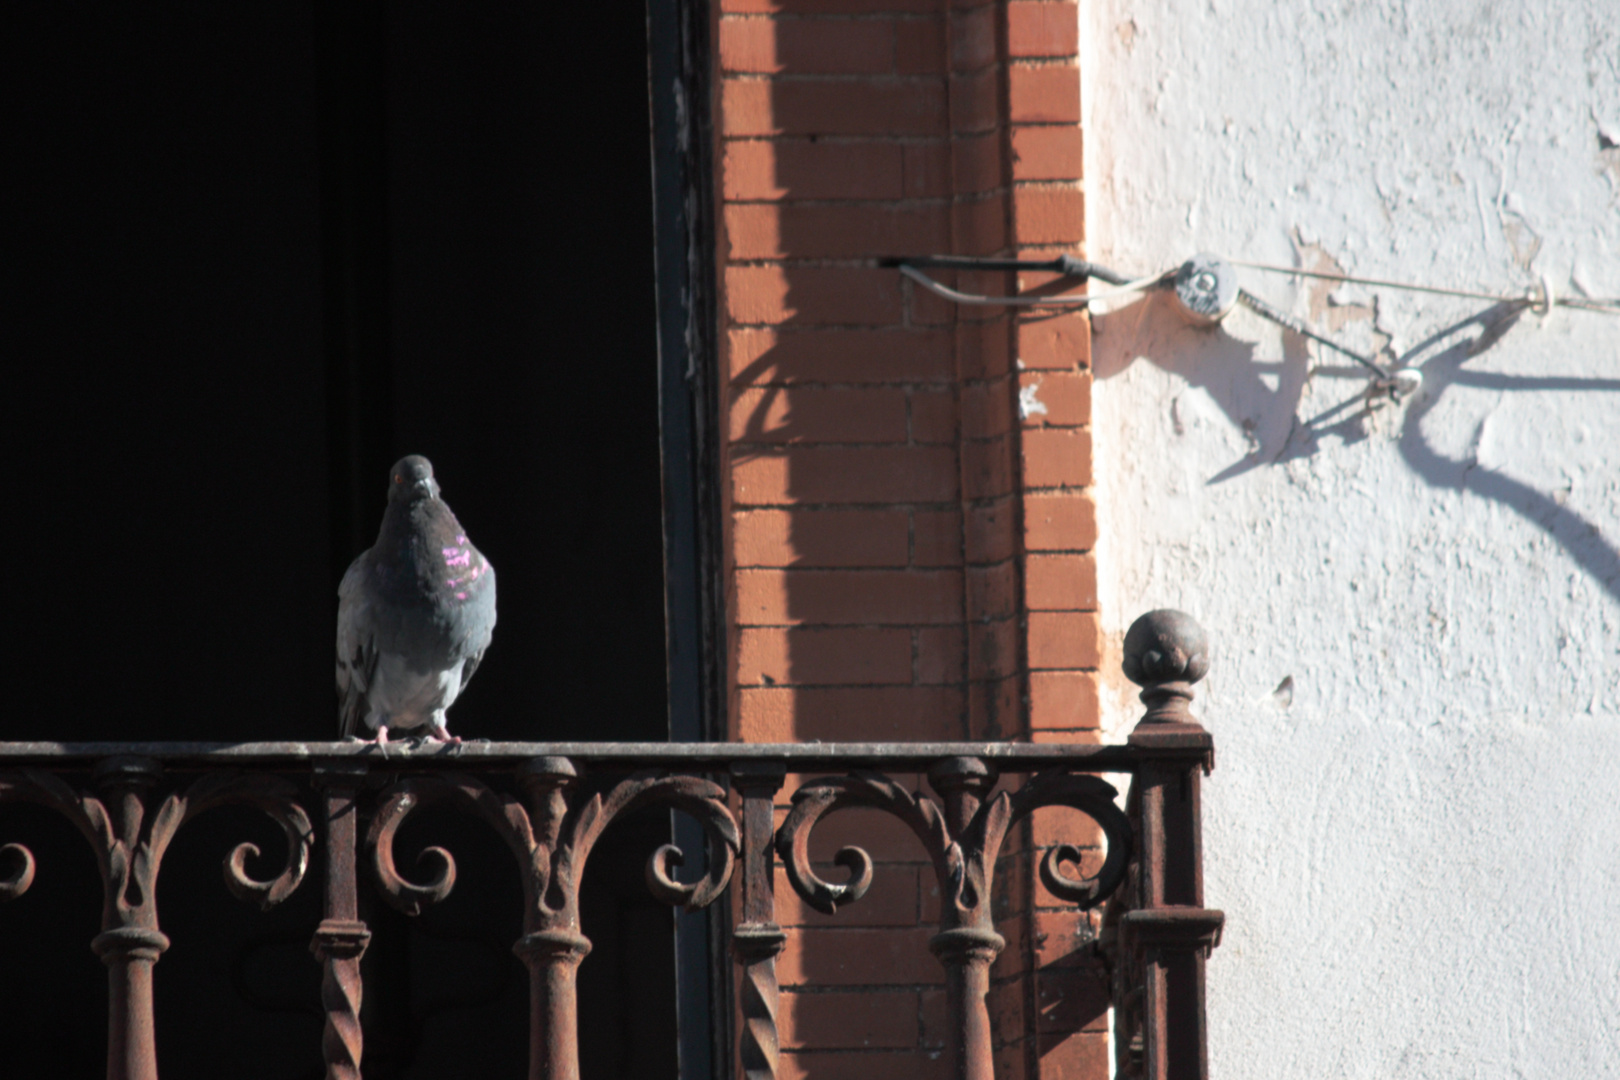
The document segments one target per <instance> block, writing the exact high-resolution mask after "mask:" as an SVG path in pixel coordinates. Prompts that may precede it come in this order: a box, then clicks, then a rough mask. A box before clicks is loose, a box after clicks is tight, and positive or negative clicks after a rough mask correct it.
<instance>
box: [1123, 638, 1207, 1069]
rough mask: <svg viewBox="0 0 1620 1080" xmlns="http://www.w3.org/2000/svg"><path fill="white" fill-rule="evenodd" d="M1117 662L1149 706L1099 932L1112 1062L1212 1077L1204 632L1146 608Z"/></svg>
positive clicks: (1134, 739)
mask: <svg viewBox="0 0 1620 1080" xmlns="http://www.w3.org/2000/svg"><path fill="white" fill-rule="evenodd" d="M1124 668H1125V673H1126V675H1127V676H1128V677H1129V678H1131V679H1132V680H1133V681H1134V682H1136V683H1138V684H1139V685H1141V687H1142V703H1143V704H1144V705H1146V706H1147V712H1146V714H1145V715H1144V716H1143V718H1142V720H1141V722H1140V723H1138V724H1137V726H1136V729H1135V730H1134V731H1133V732H1132V733H1131V736H1130V739H1129V745H1130V746H1131V747H1133V748H1135V749H1138V750H1140V751H1141V752H1142V754H1143V757H1142V762H1141V764H1140V766H1139V767H1138V769H1137V771H1136V777H1135V780H1134V783H1133V785H1132V790H1131V795H1130V801H1129V804H1128V807H1127V809H1128V812H1129V814H1130V816H1131V820H1132V822H1133V824H1134V825H1135V826H1136V833H1137V835H1138V836H1139V837H1140V843H1141V850H1140V852H1139V855H1138V858H1137V860H1136V863H1135V865H1134V866H1133V867H1132V871H1131V874H1130V880H1129V883H1128V885H1127V887H1126V888H1125V889H1123V890H1121V892H1120V894H1119V895H1118V897H1117V898H1116V900H1115V901H1114V902H1113V904H1111V905H1110V910H1109V912H1108V914H1107V916H1106V919H1105V933H1104V939H1103V940H1104V942H1105V945H1106V950H1107V952H1108V954H1109V956H1110V959H1111V960H1112V961H1113V965H1114V1008H1115V1016H1114V1022H1115V1040H1114V1045H1115V1052H1116V1055H1117V1061H1116V1068H1117V1071H1118V1073H1119V1075H1121V1076H1131V1077H1137V1076H1140V1077H1145V1078H1146V1080H1207V1077H1208V1075H1209V1060H1208V1046H1207V1023H1206V1018H1205V1013H1204V962H1205V960H1206V959H1207V958H1208V957H1209V954H1210V951H1211V950H1212V949H1213V948H1214V947H1215V946H1216V945H1218V944H1219V943H1220V934H1221V929H1222V927H1223V925H1224V924H1225V915H1224V914H1223V913H1222V912H1219V911H1213V910H1210V909H1207V908H1205V907H1204V868H1203V823H1202V812H1201V805H1200V784H1201V783H1202V780H1203V775H1204V773H1206V772H1208V771H1209V769H1211V768H1213V766H1214V741H1213V740H1212V739H1211V738H1210V736H1209V733H1208V732H1207V731H1205V730H1204V728H1203V727H1202V726H1201V725H1200V724H1199V723H1198V721H1197V720H1196V719H1194V717H1193V715H1192V711H1191V708H1190V705H1191V702H1192V697H1193V685H1194V684H1195V683H1197V682H1198V680H1199V679H1202V678H1203V677H1204V675H1205V674H1206V673H1207V672H1208V671H1209V642H1208V638H1207V637H1206V635H1205V634H1204V631H1203V629H1202V628H1201V627H1199V626H1198V624H1197V623H1196V622H1194V621H1193V620H1192V619H1191V618H1190V617H1188V616H1186V615H1184V614H1182V613H1180V612H1175V611H1155V612H1150V613H1148V614H1147V615H1144V616H1142V618H1140V619H1138V620H1137V621H1136V622H1135V624H1133V625H1132V626H1131V628H1130V630H1129V632H1127V634H1126V636H1125V658H1124Z"/></svg>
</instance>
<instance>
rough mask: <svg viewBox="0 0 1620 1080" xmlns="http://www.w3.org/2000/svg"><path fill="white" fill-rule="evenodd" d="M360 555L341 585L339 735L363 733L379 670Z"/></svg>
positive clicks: (338, 628) (350, 566)
mask: <svg viewBox="0 0 1620 1080" xmlns="http://www.w3.org/2000/svg"><path fill="white" fill-rule="evenodd" d="M365 559H366V556H365V555H361V556H360V557H359V558H357V559H355V560H354V562H352V563H350V564H349V569H348V570H347V571H346V572H345V573H344V575H343V582H342V584H340V585H339V586H338V620H337V690H338V737H339V738H340V739H347V738H349V737H350V736H351V735H357V734H359V732H360V725H361V722H362V721H363V720H364V719H365V716H366V712H367V704H366V693H367V691H368V690H370V689H371V680H372V678H373V676H375V675H376V673H377V642H376V633H375V627H374V626H373V618H372V616H373V612H372V609H371V604H370V602H369V601H368V600H367V598H366V596H365V592H366V590H365V589H364V588H363V587H362V577H363V573H364V571H363V570H362V564H363V563H364V562H365Z"/></svg>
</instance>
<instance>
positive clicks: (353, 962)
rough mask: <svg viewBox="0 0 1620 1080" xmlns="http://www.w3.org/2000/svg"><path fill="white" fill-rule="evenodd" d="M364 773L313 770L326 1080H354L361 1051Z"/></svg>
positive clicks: (348, 766)
mask: <svg viewBox="0 0 1620 1080" xmlns="http://www.w3.org/2000/svg"><path fill="white" fill-rule="evenodd" d="M366 771H367V770H366V764H365V762H362V761H336V762H327V763H322V764H318V765H316V766H315V786H316V789H317V790H318V791H319V792H320V794H321V797H322V799H323V801H324V802H325V818H326V907H325V911H324V917H323V918H322V919H321V924H320V926H319V927H317V928H316V930H315V936H314V938H313V939H312V940H311V941H310V944H309V950H310V952H312V953H314V954H315V958H316V959H317V960H319V961H320V962H321V1008H322V1009H324V1010H325V1012H326V1026H325V1030H324V1031H323V1033H322V1035H321V1053H322V1056H323V1057H324V1058H325V1060H326V1080H360V1058H361V1053H362V1050H363V1047H364V1039H363V1036H362V1034H361V1030H360V1001H361V994H362V992H363V987H362V985H361V978H360V957H361V956H362V955H364V953H365V951H366V945H367V944H368V943H369V942H370V941H371V931H370V929H369V928H367V926H366V924H365V923H364V922H362V921H361V919H360V913H359V904H358V899H357V896H356V892H355V850H356V844H357V839H358V822H357V820H356V819H357V818H358V816H359V807H358V804H357V801H356V797H357V795H358V793H359V787H360V783H361V782H362V781H363V779H364V778H365V775H366Z"/></svg>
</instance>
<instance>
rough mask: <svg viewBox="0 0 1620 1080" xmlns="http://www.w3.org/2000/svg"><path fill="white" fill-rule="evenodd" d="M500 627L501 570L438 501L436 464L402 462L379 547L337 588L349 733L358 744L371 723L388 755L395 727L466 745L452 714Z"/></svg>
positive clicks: (341, 689) (342, 703) (392, 478)
mask: <svg viewBox="0 0 1620 1080" xmlns="http://www.w3.org/2000/svg"><path fill="white" fill-rule="evenodd" d="M494 629H495V568H494V567H493V566H491V565H490V564H489V561H488V560H487V559H485V558H484V556H483V555H482V554H481V553H480V552H479V550H478V549H477V548H475V547H473V546H472V544H471V543H470V542H469V541H468V540H467V534H466V532H465V530H463V529H462V527H461V523H460V522H459V521H457V520H456V515H455V514H453V513H451V512H450V507H448V506H446V505H445V503H444V500H443V499H441V498H439V485H438V483H437V482H436V481H435V480H434V479H433V465H432V463H431V462H429V461H428V459H427V458H425V457H422V456H420V455H418V454H412V455H411V456H409V457H404V458H400V459H399V461H398V462H397V463H396V464H395V465H394V468H393V470H392V471H391V472H390V473H389V480H388V509H387V510H386V511H385V512H384V514H383V521H382V529H381V530H379V531H378V533H377V542H376V543H375V544H373V545H372V547H371V549H370V550H368V551H366V552H364V553H362V554H361V555H360V557H359V558H357V559H355V560H354V562H352V563H350V564H349V569H348V571H347V572H346V573H344V575H343V582H342V584H340V585H339V586H338V619H337V688H338V700H339V705H338V719H339V724H340V728H339V731H340V734H341V736H342V737H343V738H345V739H358V738H360V734H359V732H360V725H361V724H362V723H364V724H365V725H366V726H367V727H369V728H371V729H372V730H373V731H375V732H376V734H375V735H374V736H373V738H372V740H371V741H375V742H376V744H377V745H378V747H380V748H381V749H382V751H383V753H387V747H388V734H389V732H390V731H393V730H398V729H404V730H412V729H418V730H419V729H422V728H424V727H425V728H426V732H425V737H426V738H427V739H429V740H431V741H433V742H440V743H452V744H459V743H460V742H461V739H460V738H459V737H456V736H452V735H451V734H450V732H449V730H448V729H447V728H446V726H445V710H447V709H449V708H450V706H451V705H453V704H454V703H455V700H456V698H457V697H459V696H460V695H461V691H462V690H464V689H465V688H466V686H467V682H468V680H469V679H471V678H472V677H473V672H475V671H477V670H478V664H479V661H481V660H483V658H484V650H485V649H487V648H489V640H490V636H491V634H492V632H493V631H494Z"/></svg>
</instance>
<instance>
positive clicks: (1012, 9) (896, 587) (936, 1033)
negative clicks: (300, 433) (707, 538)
mask: <svg viewBox="0 0 1620 1080" xmlns="http://www.w3.org/2000/svg"><path fill="white" fill-rule="evenodd" d="M1077 38H1078V13H1077V9H1076V5H1075V4H1074V3H1072V2H1066V0H1010V2H1009V0H1002V2H999V3H977V2H973V0H965V2H961V3H955V4H952V3H951V2H950V0H721V14H720V20H719V35H718V42H719V66H720V69H721V71H720V74H721V76H722V78H721V83H720V91H719V95H718V98H719V100H718V120H717V130H718V133H719V136H720V147H719V153H720V170H719V175H720V182H721V197H722V204H723V205H722V209H723V213H722V220H723V230H722V238H721V244H720V253H719V254H720V266H721V274H722V281H721V288H722V291H723V296H724V301H723V313H722V318H723V326H722V331H723V333H722V338H723V341H724V348H725V359H724V363H725V365H726V370H727V371H728V372H729V375H730V395H731V396H730V401H729V420H728V423H729V432H728V434H729V440H728V444H727V455H728V456H727V462H726V469H727V485H726V490H727V493H728V498H729V500H730V501H729V506H728V511H729V514H730V532H729V542H728V555H729V558H730V565H729V567H728V574H729V578H730V586H731V588H730V594H729V602H730V605H731V613H732V618H733V620H734V626H733V632H732V637H731V641H732V643H733V655H732V657H731V661H732V670H733V674H734V682H733V693H732V698H731V718H732V725H733V731H734V733H735V735H736V736H737V737H739V738H742V739H745V740H749V741H790V740H796V739H797V740H807V739H823V740H898V739H907V740H912V739H956V738H1005V739H1035V740H1041V741H1059V740H1066V741H1076V740H1081V741H1083V740H1089V739H1092V738H1094V737H1095V728H1096V713H1097V705H1096V687H1095V681H1094V671H1095V668H1096V664H1097V653H1098V640H1097V625H1096V618H1095V607H1096V571H1095V567H1094V564H1093V563H1092V560H1091V555H1090V548H1091V546H1092V542H1093V539H1094V536H1095V523H1094V520H1093V513H1092V506H1091V502H1090V498H1089V496H1088V494H1087V491H1086V488H1087V486H1088V485H1089V484H1090V482H1091V452H1090V433H1089V419H1090V385H1091V384H1090V373H1089V367H1088V365H1089V344H1090V337H1089V326H1088V324H1087V321H1086V319H1085V316H1084V315H1083V314H1077V313H1071V314H1062V315H1055V316H1054V315H1050V314H1041V315H1025V316H1015V315H1010V314H1008V313H1007V311H1006V310H1005V309H999V308H959V307H956V306H955V305H951V304H948V303H945V302H943V301H941V300H939V299H937V298H935V297H934V296H932V295H931V294H929V293H927V292H926V291H924V290H922V289H921V288H918V287H916V286H914V285H913V284H912V283H911V282H909V281H906V280H904V279H903V278H902V277H901V276H900V275H899V274H898V273H897V272H895V271H894V270H887V269H878V268H875V267H874V266H873V264H872V260H873V257H875V256H882V255H919V254H933V253H954V254H966V255H1006V254H1013V253H1029V254H1031V255H1051V254H1056V253H1058V252H1070V253H1077V254H1078V253H1080V251H1081V246H1082V242H1083V240H1084V236H1083V232H1082V228H1083V203H1082V198H1083V194H1082V188H1081V183H1080V138H1081V132H1080V126H1079V120H1080V115H1079V107H1080V100H1079V70H1078V67H1077V64H1076V56H1077V52H1078V41H1077ZM942 277H943V278H944V280H946V281H947V282H951V281H952V280H953V279H952V278H951V277H950V276H949V275H942ZM1049 277H1050V275H1047V276H1045V277H1043V276H1040V275H1021V276H1017V277H1016V278H1015V276H1014V275H1010V274H1005V273H998V274H963V275H959V277H958V279H957V280H955V281H954V284H956V285H957V286H958V287H961V288H964V289H968V290H970V291H981V292H990V293H1005V292H1009V291H1012V290H1014V289H1018V290H1021V291H1028V290H1031V289H1038V288H1041V287H1043V286H1045V285H1047V284H1048V280H1047V278H1049ZM1021 392H1022V393H1023V394H1024V395H1025V397H1026V400H1030V399H1031V395H1032V400H1033V403H1034V404H1035V407H1034V408H1032V409H1028V410H1025V411H1026V412H1028V413H1029V416H1028V417H1027V418H1025V417H1024V416H1023V415H1021V412H1020V407H1019V402H1020V394H1021ZM794 779H795V778H790V786H789V789H788V790H789V791H791V790H792V781H793V780H794ZM1079 820H1080V819H1079V818H1078V815H1075V816H1074V818H1073V820H1070V819H1068V818H1063V819H1061V820H1059V819H1058V818H1057V817H1056V816H1054V818H1053V820H1051V821H1045V820H1043V821H1041V822H1038V823H1037V824H1036V826H1035V828H1034V831H1033V832H1030V831H1026V832H1025V834H1023V835H1021V836H1018V837H1015V838H1014V839H1013V840H1012V841H1011V842H1010V843H1009V851H1008V852H1007V853H1006V855H1005V858H1004V860H1003V864H1002V868H1001V871H1000V875H999V894H1000V905H999V908H998V920H999V921H998V926H999V928H1000V929H1001V932H1002V934H1003V936H1005V937H1006V938H1007V941H1008V946H1007V949H1006V950H1005V951H1004V952H1003V954H1002V957H1001V959H1000V960H999V961H998V963H997V966H996V969H995V976H996V978H997V980H998V983H997V987H996V989H995V991H994V992H993V999H992V1008H993V1010H994V1014H995V1016H996V1020H997V1032H998V1042H999V1044H1000V1046H1001V1049H1000V1051H999V1053H998V1058H999V1066H998V1070H997V1074H998V1076H1005V1077H1012V1078H1018V1077H1031V1078H1033V1077H1036V1076H1042V1077H1048V1078H1050V1077H1065V1078H1070V1077H1073V1078H1088V1080H1089V1078H1092V1077H1097V1078H1100V1077H1103V1076H1106V1074H1107V1070H1106V1053H1105V1042H1104V1040H1105V1036H1103V1035H1102V1034H1101V1032H1102V1024H1101V1012H1100V1008H1101V1006H1100V1004H1099V1001H1100V999H1099V998H1098V997H1097V993H1096V990H1097V985H1098V984H1097V977H1096V972H1095V970H1094V969H1093V968H1092V966H1091V965H1090V961H1089V955H1090V952H1089V948H1088V946H1087V940H1088V937H1087V935H1088V933H1089V927H1090V923H1089V921H1087V920H1085V919H1083V918H1080V917H1077V916H1075V915H1073V914H1071V913H1065V912H1061V911H1058V910H1052V911H1045V910H1042V906H1043V904H1051V898H1050V897H1048V896H1046V895H1045V894H1044V892H1043V891H1042V890H1041V888H1040V886H1039V885H1038V884H1036V883H1035V880H1034V876H1033V874H1032V866H1033V862H1032V855H1033V852H1034V850H1035V849H1037V848H1038V847H1039V846H1041V845H1043V844H1045V843H1050V842H1056V841H1057V840H1058V839H1067V840H1073V839H1074V838H1075V829H1076V828H1077V827H1078V824H1079ZM821 832H822V833H824V834H825V835H823V836H820V837H818V845H819V848H818V850H820V851H821V852H822V853H823V855H824V856H830V854H831V852H832V851H834V850H836V848H837V847H838V846H840V845H841V844H842V843H847V842H855V843H860V844H861V845H862V846H863V847H865V848H867V850H868V851H870V852H871V854H872V855H873V857H874V859H876V860H877V861H878V863H879V865H878V869H877V879H876V883H875V884H874V886H873V890H872V893H871V894H870V895H869V896H867V897H866V898H865V899H864V900H862V901H861V902H860V903H858V904H855V905H853V906H851V907H850V908H848V909H846V910H845V911H843V912H840V913H839V914H838V915H837V916H835V917H831V918H827V917H823V916H820V915H816V914H814V913H812V912H808V911H807V910H800V909H798V908H796V907H794V906H793V901H792V900H791V899H790V898H784V900H783V901H782V906H783V911H784V913H785V912H787V911H788V910H793V911H797V912H798V914H797V915H796V916H794V917H792V918H788V917H786V916H785V915H784V922H785V923H787V924H791V925H792V926H793V927H794V928H795V929H794V933H793V937H792V939H791V940H790V942H789V945H788V949H787V952H786V953H785V954H784V956H783V959H782V961H781V964H780V969H779V970H780V975H781V980H782V984H783V986H784V994H783V1010H782V1011H783V1018H782V1031H783V1040H782V1041H783V1046H784V1048H785V1049H786V1051H787V1052H786V1053H785V1054H784V1056H783V1062H784V1065H783V1075H784V1076H785V1077H799V1076H813V1077H829V1078H831V1077H838V1078H841V1080H859V1078H862V1077H867V1076H872V1077H877V1076H880V1075H881V1076H883V1077H885V1078H888V1080H903V1078H909V1077H932V1076H943V1075H945V1066H946V1063H945V1061H944V1058H943V1056H942V1054H941V1049H942V1046H943V1040H944V1033H943V1031H942V1030H941V1029H940V1024H941V1023H942V1022H943V990H942V985H941V984H942V976H941V970H940V967H939V965H938V963H937V961H935V959H934V958H933V956H932V955H931V954H930V953H929V952H928V949H927V939H928V937H929V936H930V934H931V933H932V932H933V931H932V927H931V924H932V923H933V922H934V920H935V919H936V917H937V904H938V896H937V889H936V888H935V887H934V883H933V881H932V871H931V869H930V868H929V866H928V864H927V863H926V861H925V859H924V857H923V855H922V852H921V850H920V849H919V848H918V846H917V844H916V842H915V840H914V839H913V838H912V837H910V835H909V834H907V833H906V832H905V831H904V829H903V828H902V827H900V826H898V824H897V823H894V822H892V821H889V820H886V819H884V818H883V817H882V816H880V815H874V814H867V813H861V812H850V813H848V814H845V815H839V816H837V817H835V818H833V819H831V820H830V821H829V822H828V823H827V824H826V825H824V826H823V827H822V830H821ZM1060 833H1061V835H1060ZM1048 834H1050V835H1048ZM1082 835H1088V834H1082ZM834 873H839V874H841V873H842V871H834ZM781 888H783V889H785V888H786V885H785V882H783V883H781ZM1036 967H1039V968H1040V969H1041V970H1040V973H1039V974H1038V975H1037V977H1036V978H1034V979H1031V978H1028V977H1027V976H1028V973H1029V972H1030V971H1031V970H1033V969H1034V968H1036Z"/></svg>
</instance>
